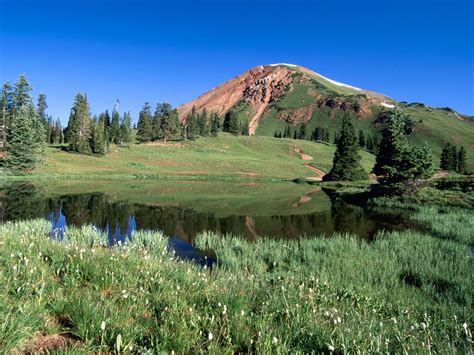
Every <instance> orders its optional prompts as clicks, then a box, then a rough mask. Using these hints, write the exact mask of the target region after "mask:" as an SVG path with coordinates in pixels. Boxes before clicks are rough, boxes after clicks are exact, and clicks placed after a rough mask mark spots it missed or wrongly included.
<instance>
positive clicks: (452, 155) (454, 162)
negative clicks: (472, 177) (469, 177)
mask: <svg viewBox="0 0 474 355" xmlns="http://www.w3.org/2000/svg"><path fill="white" fill-rule="evenodd" d="M449 160H450V162H451V164H450V167H449V170H452V171H458V151H457V148H456V146H455V145H451V149H450V151H449Z"/></svg>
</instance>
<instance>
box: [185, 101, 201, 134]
mask: <svg viewBox="0 0 474 355" xmlns="http://www.w3.org/2000/svg"><path fill="white" fill-rule="evenodd" d="M198 131H199V126H198V113H197V112H196V108H195V107H194V106H193V108H192V109H191V112H190V113H189V114H188V116H187V117H186V137H187V138H188V139H191V140H194V139H196V138H197V136H198V135H199V132H198Z"/></svg>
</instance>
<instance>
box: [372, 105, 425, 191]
mask: <svg viewBox="0 0 474 355" xmlns="http://www.w3.org/2000/svg"><path fill="white" fill-rule="evenodd" d="M387 123H388V126H387V128H385V129H384V131H383V134H382V141H381V142H380V146H379V152H378V154H377V158H376V164H375V167H374V172H375V173H376V174H377V175H383V177H382V178H381V180H380V182H381V184H382V185H383V186H385V187H387V188H388V190H389V191H390V192H391V193H400V192H402V191H404V189H405V188H406V183H407V182H410V181H414V180H417V179H420V178H428V177H430V176H431V175H432V174H433V172H434V158H433V155H432V154H431V150H430V148H429V147H428V146H424V147H422V148H419V147H410V146H409V145H408V141H407V138H406V135H405V116H404V114H403V113H402V112H401V111H400V110H393V111H391V112H390V113H389V115H388V122H387Z"/></svg>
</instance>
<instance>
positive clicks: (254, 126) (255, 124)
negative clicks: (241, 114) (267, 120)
mask: <svg viewBox="0 0 474 355" xmlns="http://www.w3.org/2000/svg"><path fill="white" fill-rule="evenodd" d="M269 96H270V95H267V96H266V97H265V101H264V102H263V103H262V105H259V107H258V109H257V112H255V115H253V117H252V119H251V120H250V123H249V134H250V135H251V136H253V135H254V134H255V131H256V130H257V127H258V123H259V121H260V117H261V116H262V114H263V112H264V111H265V109H266V108H267V107H268V103H269V101H270V97H269Z"/></svg>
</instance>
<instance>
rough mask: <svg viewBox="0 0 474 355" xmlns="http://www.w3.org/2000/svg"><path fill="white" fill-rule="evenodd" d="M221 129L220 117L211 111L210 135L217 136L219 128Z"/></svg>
mask: <svg viewBox="0 0 474 355" xmlns="http://www.w3.org/2000/svg"><path fill="white" fill-rule="evenodd" d="M220 129H221V118H220V117H219V115H218V114H217V113H213V114H212V117H211V136H212V137H217V134H218V132H219V130H220Z"/></svg>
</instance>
